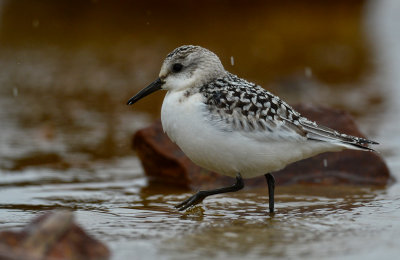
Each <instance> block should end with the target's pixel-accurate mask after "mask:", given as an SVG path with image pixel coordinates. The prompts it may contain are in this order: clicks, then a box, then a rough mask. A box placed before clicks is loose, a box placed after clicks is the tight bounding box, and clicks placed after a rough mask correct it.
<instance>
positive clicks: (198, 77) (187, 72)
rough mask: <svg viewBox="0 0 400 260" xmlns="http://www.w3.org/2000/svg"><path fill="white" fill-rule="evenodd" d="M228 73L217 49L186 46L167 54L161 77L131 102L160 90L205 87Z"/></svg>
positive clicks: (129, 102) (130, 103)
mask: <svg viewBox="0 0 400 260" xmlns="http://www.w3.org/2000/svg"><path fill="white" fill-rule="evenodd" d="M226 73H227V72H226V71H225V69H224V67H223V66H222V63H221V61H220V60H219V58H218V56H217V55H215V54H214V53H213V52H211V51H209V50H207V49H205V48H202V47H200V46H193V45H184V46H181V47H179V48H176V49H175V50H173V51H172V52H171V53H169V54H168V55H167V57H166V58H165V60H164V62H163V64H162V66H161V70H160V74H159V77H158V79H156V80H155V81H153V82H152V83H151V84H150V85H149V86H147V87H146V88H144V89H143V90H141V91H139V93H137V94H136V95H135V96H133V97H132V98H131V99H129V101H128V105H132V104H134V103H135V102H137V101H138V100H139V99H141V98H144V97H145V96H147V95H149V94H151V93H153V92H155V91H157V90H160V89H165V90H168V91H181V90H186V89H189V88H196V87H201V86H203V85H205V84H207V83H209V82H211V81H213V80H215V79H216V78H219V77H222V76H224V75H225V74H226Z"/></svg>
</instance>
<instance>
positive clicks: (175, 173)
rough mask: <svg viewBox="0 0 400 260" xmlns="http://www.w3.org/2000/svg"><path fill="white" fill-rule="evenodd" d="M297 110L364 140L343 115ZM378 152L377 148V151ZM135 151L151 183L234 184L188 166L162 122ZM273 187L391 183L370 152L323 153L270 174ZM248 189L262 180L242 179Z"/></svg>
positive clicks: (140, 138)
mask: <svg viewBox="0 0 400 260" xmlns="http://www.w3.org/2000/svg"><path fill="white" fill-rule="evenodd" d="M295 109H296V110H297V111H299V112H300V113H301V114H302V115H303V116H305V117H307V118H309V119H310V120H314V121H317V122H318V123H320V124H321V125H325V126H327V127H330V128H333V129H335V130H338V131H340V132H342V133H345V134H349V135H354V136H359V137H364V135H363V134H362V133H361V132H360V131H359V130H358V128H357V126H356V124H355V122H354V120H353V118H352V117H351V116H350V115H349V114H347V113H345V112H342V111H338V110H333V109H328V108H322V107H313V106H304V105H298V106H295ZM378 148H379V146H378ZM133 149H134V150H135V151H136V153H137V155H138V157H139V158H140V160H141V162H142V165H143V168H144V170H145V172H146V174H147V176H149V177H150V179H151V180H155V181H161V182H168V183H172V184H176V185H179V186H183V187H187V188H192V189H198V188H200V187H201V188H216V187H221V186H224V185H229V184H232V183H233V182H234V180H233V179H232V178H230V177H226V176H223V175H219V174H217V173H214V172H210V171H208V170H205V169H203V168H201V167H199V166H197V165H195V164H194V163H192V162H191V161H190V159H189V158H188V157H186V156H185V154H184V153H183V152H182V151H181V150H180V149H179V147H178V146H177V145H176V144H174V143H172V142H171V140H170V139H169V138H168V136H167V135H166V134H165V133H164V132H163V130H162V126H161V122H160V121H157V122H155V123H154V124H153V125H151V126H149V127H147V128H144V129H141V130H139V131H137V132H136V133H135V135H134V137H133ZM273 174H274V176H275V179H276V182H277V184H280V185H282V184H298V183H310V184H324V185H327V184H353V185H354V184H355V185H386V184H388V183H389V182H391V181H392V178H391V176H390V173H389V170H388V167H387V166H386V164H385V162H384V161H383V159H382V158H381V157H380V156H379V155H378V154H377V153H374V152H365V151H355V150H345V151H342V152H329V153H323V154H320V155H317V156H314V157H312V158H308V159H305V160H302V161H298V162H295V163H293V164H291V165H288V166H287V167H286V168H285V169H283V170H280V171H277V172H274V173H273ZM245 183H246V186H247V187H256V186H265V185H266V182H265V178H264V176H260V177H257V178H253V179H248V180H245Z"/></svg>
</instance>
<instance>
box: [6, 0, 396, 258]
mask: <svg viewBox="0 0 400 260" xmlns="http://www.w3.org/2000/svg"><path fill="white" fill-rule="evenodd" d="M60 2H61V3H62V4H59V5H58V4H48V3H47V5H46V4H45V3H44V2H40V1H39V2H38V3H41V4H36V5H34V7H32V6H31V2H30V1H20V2H19V4H18V3H17V2H12V1H9V2H2V5H1V6H2V8H1V9H0V10H2V11H1V12H0V13H1V14H0V17H2V20H1V23H0V25H1V29H0V44H1V47H2V48H1V49H0V66H1V70H0V86H1V87H0V122H1V125H0V127H1V132H0V158H1V160H0V187H1V189H0V228H1V229H2V230H3V229H6V228H19V227H22V226H24V225H25V224H26V223H28V222H29V221H30V220H31V219H32V218H33V217H34V216H36V215H38V214H40V213H41V212H44V211H47V210H50V209H55V208H68V209H71V210H73V211H74V212H75V216H76V219H77V221H78V223H79V224H80V225H82V226H83V227H84V228H85V229H86V230H87V231H88V232H89V233H90V234H92V235H94V236H95V237H97V238H99V239H100V240H102V241H103V242H105V243H106V244H107V245H108V246H109V247H110V248H111V250H112V253H113V258H114V259H130V258H132V255H135V256H137V258H138V259H154V258H157V259H188V258H191V259H204V258H207V257H208V258H210V257H212V258H217V259H227V258H229V259H242V258H244V257H246V258H247V259H264V258H268V257H269V258H285V259H286V258H296V259H297V258H307V259H310V258H311V259H321V258H323V259H330V258H332V259H337V258H340V259H343V258H344V259H346V258H348V259H376V258H378V257H379V258H384V259H395V258H397V256H398V254H399V253H400V249H399V248H400V242H399V241H398V234H400V224H399V223H400V221H399V220H400V185H399V184H397V183H395V184H393V185H392V186H390V187H364V186H360V187H354V186H324V187H319V186H316V185H308V186H302V185H294V186H278V187H277V190H276V192H277V194H276V209H277V213H276V214H275V215H274V216H273V217H272V216H269V215H268V214H266V212H267V208H268V204H267V203H266V202H267V198H268V196H267V192H266V188H265V189H252V190H243V191H240V192H237V193H234V194H226V195H218V196H214V197H212V198H208V199H206V200H205V201H204V202H203V204H202V205H201V206H199V207H196V208H194V209H192V210H190V211H188V212H185V213H181V212H177V211H176V210H175V209H174V207H173V206H174V205H175V204H176V203H177V202H179V201H181V200H183V199H184V198H186V197H187V196H189V195H190V194H191V192H188V191H185V190H182V189H179V188H176V187H173V186H170V185H168V186H165V185H163V184H160V183H149V182H148V180H147V178H146V177H145V175H144V173H143V170H142V168H141V166H140V162H139V161H138V159H137V158H136V157H135V156H134V153H133V152H132V151H131V148H130V142H131V135H132V133H134V131H135V130H136V129H139V128H141V127H143V126H146V125H148V124H150V123H151V122H152V121H153V120H154V119H155V118H157V117H158V115H159V109H160V104H161V101H162V97H163V94H162V93H158V94H155V95H154V96H152V97H150V98H148V99H147V100H143V102H142V101H141V102H140V103H138V105H137V106H136V107H135V108H133V109H132V108H130V107H126V106H125V101H126V100H127V99H128V98H129V97H130V96H131V95H132V94H133V93H135V92H136V91H137V90H138V89H140V88H141V87H144V86H145V85H146V84H147V83H149V82H151V81H152V80H153V78H154V77H155V76H156V75H157V70H158V67H159V65H160V62H161V60H162V59H163V57H164V56H165V54H166V52H168V51H170V49H172V48H174V47H176V46H177V45H180V44H182V43H187V42H195V43H198V44H201V45H204V46H207V47H209V48H211V49H213V50H215V51H216V52H217V53H218V54H219V55H220V56H221V57H222V60H223V62H224V64H225V66H226V67H227V69H229V70H231V71H233V72H235V73H238V74H240V75H241V76H246V75H247V76H246V77H247V78H249V79H250V80H254V81H256V82H258V83H260V84H263V85H264V86H268V88H270V89H272V90H273V91H274V92H275V93H278V94H279V95H280V96H282V97H285V99H286V100H288V101H289V102H290V103H297V102H311V103H314V104H324V105H329V106H333V107H335V108H341V109H345V110H347V111H350V112H351V113H352V114H353V115H354V116H355V117H356V120H357V122H358V123H359V125H360V128H361V129H362V131H363V132H365V133H366V134H367V135H368V136H369V137H371V138H372V139H374V140H378V141H379V142H380V143H381V145H380V146H379V148H378V150H379V152H380V154H381V155H382V156H383V157H384V158H385V160H386V161H387V163H388V165H389V167H390V169H391V172H392V174H393V176H394V177H395V178H398V177H399V174H400V163H399V160H398V158H399V156H400V149H399V148H398V147H400V139H399V138H398V132H399V131H400V129H399V124H398V122H397V118H398V112H399V111H400V102H399V100H400V89H399V86H398V82H400V78H399V77H400V63H399V61H400V48H399V46H398V44H397V43H398V42H399V41H400V39H399V35H398V34H396V33H393V32H397V29H396V28H398V27H399V26H400V25H399V23H400V19H399V17H398V16H397V15H396V14H397V13H399V12H400V5H399V4H398V3H397V2H396V1H395V0H392V1H390V0H389V1H379V2H378V1H371V2H363V1H354V4H351V5H349V4H344V3H341V2H340V1H339V2H338V3H336V2H335V3H328V4H327V6H325V5H324V4H320V5H310V4H308V2H307V1H305V2H304V3H302V4H295V3H292V4H288V3H286V4H269V5H266V4H264V3H257V4H255V6H248V5H245V4H239V3H234V4H232V5H230V6H229V7H226V6H223V5H221V6H219V5H217V6H215V8H214V10H211V9H207V10H208V11H210V12H207V15H208V16H209V17H208V18H209V19H212V20H213V21H214V22H215V25H213V26H211V25H210V24H208V23H207V22H206V21H208V20H204V23H201V22H200V23H199V22H195V20H196V19H200V18H199V15H197V14H193V16H194V18H196V19H193V20H189V21H188V24H186V25H182V26H183V28H181V30H182V32H183V33H180V30H178V29H176V28H175V27H174V25H176V24H181V23H179V21H180V20H179V19H178V18H177V17H176V16H174V17H171V19H170V20H165V19H166V18H169V17H170V16H169V15H166V14H165V13H163V12H162V10H164V9H163V8H167V7H165V6H162V4H161V3H158V4H160V6H159V7H158V8H157V7H155V6H157V5H154V6H152V5H147V4H140V5H138V6H135V5H134V4H127V2H125V4H123V3H122V2H123V1H122V2H121V3H119V4H120V5H121V6H118V5H117V4H111V3H109V4H104V3H97V2H96V1H93V3H91V4H90V5H88V4H76V3H75V5H78V6H75V7H74V8H75V9H73V8H72V7H73V6H72V5H71V6H70V7H71V8H72V9H67V11H66V14H65V16H61V17H58V16H57V15H55V14H57V10H58V8H64V9H63V10H65V7H66V6H69V4H68V1H65V2H63V1H60ZM343 2H345V1H343ZM330 5H332V6H330ZM32 8H33V9H32ZM169 8H170V9H168V10H169V11H173V10H175V9H174V8H173V7H169ZM186 8H189V10H192V9H190V8H196V7H193V6H190V4H188V6H186ZM224 8H228V10H229V12H227V13H224V15H217V14H221V12H222V10H225V9H224ZM25 9H26V10H33V11H32V12H31V13H30V14H29V15H28V16H26V15H25V14H24V13H23V12H22V13H21V14H19V15H17V14H16V12H12V11H13V10H25ZM124 9H126V10H130V11H132V12H133V13H134V14H135V15H132V16H134V17H130V16H129V15H128V12H127V11H124ZM68 10H80V11H79V12H77V13H75V12H72V11H68ZM109 10H110V12H107V11H109ZM174 12H176V13H177V14H178V13H181V14H182V12H181V10H180V9H179V8H178V9H177V10H175V11H174ZM232 14H241V15H242V16H243V17H244V18H243V19H244V20H245V21H246V22H240V21H238V19H237V16H235V15H232ZM265 14H268V15H265ZM186 15H188V14H184V16H185V17H186ZM25 16H26V17H25ZM188 16H190V15H188ZM72 17H73V18H74V19H72ZM292 17H293V18H292ZM89 18H91V19H89ZM291 19H292V20H291ZM164 21H165V25H168V26H170V27H171V28H172V29H171V31H169V34H167V33H165V32H164V31H163V30H162V28H163V25H164ZM196 21H197V20H196ZM290 21H291V22H290ZM294 21H296V23H295V24H296V26H293V22H294ZM96 23H99V24H100V25H103V26H100V28H99V26H96V25H97V24H96ZM147 23H148V24H147ZM232 24H233V25H234V26H236V27H237V35H236V36H240V37H239V38H240V39H243V38H246V39H250V40H252V44H251V45H250V44H246V42H245V41H239V42H235V43H234V44H230V42H232V39H233V38H234V37H233V36H232V35H230V34H228V33H222V32H220V31H218V30H217V29H216V28H231V27H229V26H232ZM13 28H16V30H11V29H13ZM72 28H75V29H74V30H72ZM116 28H118V29H116ZM168 28H169V27H168ZM191 30H196V31H198V32H199V34H200V35H192V34H191V33H190V31H191ZM20 31H25V33H24V34H22V33H21V32H20ZM61 31H64V33H60V32H61ZM230 31H231V29H230ZM64 34H65V35H64ZM103 34H104V35H106V37H104V36H103ZM132 34H135V35H132ZM205 35H206V36H208V37H210V36H213V37H210V38H212V39H215V41H211V40H204V39H203V38H204V36H205ZM202 37H203V38H202ZM226 46H229V47H226ZM231 57H234V63H233V65H232V64H231Z"/></svg>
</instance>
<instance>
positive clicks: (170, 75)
mask: <svg viewBox="0 0 400 260" xmlns="http://www.w3.org/2000/svg"><path fill="white" fill-rule="evenodd" d="M160 89H162V90H167V91H168V92H167V94H166V96H165V98H164V101H163V104H162V108H161V122H162V126H163V129H164V132H166V133H167V135H168V136H169V138H170V139H171V140H172V141H173V142H175V143H176V144H177V145H178V146H179V147H180V148H181V150H182V151H183V152H184V153H185V154H186V155H187V156H188V157H189V158H190V159H191V160H192V161H193V162H194V163H196V164H197V165H199V166H201V167H203V168H205V169H208V170H211V171H214V172H217V173H220V174H224V175H228V176H231V177H236V183H235V184H234V185H233V186H230V187H224V188H220V189H215V190H201V191H199V192H197V193H196V194H194V195H193V196H191V197H190V198H188V199H186V200H185V201H183V202H182V203H180V204H178V205H176V208H178V209H179V210H185V209H187V208H189V207H191V206H193V205H196V204H198V203H200V202H202V201H203V199H204V198H206V197H207V196H210V195H215V194H220V193H226V192H234V191H238V190H240V189H242V188H243V187H244V183H243V178H252V177H256V176H259V175H265V178H266V180H267V185H268V195H269V211H270V213H274V190H275V179H274V177H273V175H272V174H271V173H272V172H274V171H277V170H280V169H282V168H284V167H285V166H286V165H288V164H290V163H293V162H296V161H299V160H302V159H305V158H308V157H311V156H314V155H317V154H319V153H323V152H332V151H341V150H343V149H355V150H365V151H373V150H372V149H371V148H370V147H369V146H370V145H372V144H378V143H376V142H374V141H370V140H367V139H364V138H360V137H355V136H349V135H346V134H342V133H339V132H338V131H335V130H333V129H330V128H328V127H325V126H322V125H318V124H317V123H316V122H313V121H310V120H308V119H307V118H305V117H303V116H302V115H301V114H300V113H298V112H297V111H295V110H294V109H293V108H292V107H291V106H289V105H288V104H287V103H285V102H284V101H283V100H281V99H280V98H279V97H277V96H275V95H273V94H271V93H270V92H268V91H266V90H265V89H263V88H262V87H261V86H258V85H256V84H254V83H251V82H248V81H246V80H244V79H242V78H239V77H238V76H236V75H233V74H231V73H229V72H228V71H226V70H225V69H224V67H223V65H222V63H221V61H220V59H219V58H218V56H217V55H216V54H214V53H213V52H211V51H209V50H207V49H205V48H202V47H200V46H193V45H184V46H181V47H179V48H176V49H175V50H173V51H172V52H171V53H169V54H168V55H167V57H166V58H165V60H164V62H163V64H162V66H161V70H160V74H159V77H158V78H157V79H156V80H155V81H154V82H152V83H151V84H150V85H149V86H147V87H146V88H144V89H143V90H141V91H140V92H138V93H137V94H136V95H135V96H133V97H132V98H131V99H129V101H128V105H132V104H134V103H135V102H137V101H138V100H140V99H141V98H144V97H145V96H147V95H149V94H151V93H153V92H155V91H157V90H160Z"/></svg>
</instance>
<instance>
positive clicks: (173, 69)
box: [172, 63, 183, 72]
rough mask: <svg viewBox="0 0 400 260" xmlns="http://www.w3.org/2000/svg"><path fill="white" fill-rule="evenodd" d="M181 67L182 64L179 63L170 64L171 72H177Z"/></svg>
mask: <svg viewBox="0 0 400 260" xmlns="http://www.w3.org/2000/svg"><path fill="white" fill-rule="evenodd" d="M182 68H183V65H182V64H180V63H175V64H174V65H173V66H172V71H173V72H179V71H181V70H182Z"/></svg>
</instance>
